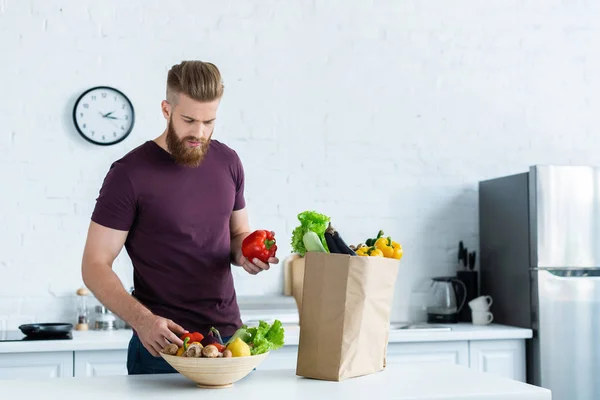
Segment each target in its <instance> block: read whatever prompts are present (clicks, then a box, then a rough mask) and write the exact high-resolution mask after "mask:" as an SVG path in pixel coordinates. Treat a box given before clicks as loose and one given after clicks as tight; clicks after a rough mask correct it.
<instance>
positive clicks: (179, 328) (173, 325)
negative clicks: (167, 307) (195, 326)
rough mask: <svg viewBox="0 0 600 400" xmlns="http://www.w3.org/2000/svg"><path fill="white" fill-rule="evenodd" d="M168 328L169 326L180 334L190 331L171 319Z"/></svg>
mask: <svg viewBox="0 0 600 400" xmlns="http://www.w3.org/2000/svg"><path fill="white" fill-rule="evenodd" d="M167 328H169V329H170V330H172V331H173V332H175V333H176V334H178V335H183V334H184V333H188V331H187V330H185V329H183V327H182V326H181V325H178V324H176V323H175V322H173V321H171V320H170V319H169V320H167Z"/></svg>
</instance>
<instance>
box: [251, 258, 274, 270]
mask: <svg viewBox="0 0 600 400" xmlns="http://www.w3.org/2000/svg"><path fill="white" fill-rule="evenodd" d="M252 261H253V262H254V265H255V266H257V267H258V268H260V269H262V270H264V271H267V270H268V269H269V268H270V266H269V264H266V263H264V262H262V261H260V260H259V259H258V258H255V259H254V260H252Z"/></svg>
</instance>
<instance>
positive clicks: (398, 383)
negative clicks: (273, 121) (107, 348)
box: [0, 365, 551, 400]
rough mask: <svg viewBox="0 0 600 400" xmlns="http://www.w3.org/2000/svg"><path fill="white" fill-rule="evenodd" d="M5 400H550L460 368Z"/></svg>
mask: <svg viewBox="0 0 600 400" xmlns="http://www.w3.org/2000/svg"><path fill="white" fill-rule="evenodd" d="M0 393H2V395H3V397H6V398H15V399H16V398H25V399H34V398H47V397H50V398H60V399H62V400H67V399H81V398H82V396H83V397H85V398H86V399H87V400H96V399H97V400H105V399H106V398H110V399H111V400H120V399H134V398H135V399H138V398H143V399H161V400H163V399H168V398H172V397H174V396H176V397H177V399H182V400H183V399H198V398H202V399H232V400H234V399H235V400H237V399H241V398H248V399H255V398H264V397H265V394H268V396H269V397H281V396H284V397H286V398H287V399H290V400H291V399H301V398H302V399H304V398H307V399H309V398H318V399H326V398H330V399H333V398H343V399H361V400H364V399H368V398H374V397H376V398H380V399H390V398H392V399H411V400H425V399H437V400H441V399H448V400H449V399H452V400H459V399H470V400H474V399H478V400H486V399H490V400H493V399H511V400H550V399H551V393H550V391H549V390H547V389H543V388H539V387H536V386H531V385H527V384H525V383H522V382H517V381H514V380H510V379H506V378H501V377H499V376H496V375H493V374H488V373H481V372H477V371H473V370H471V369H469V368H466V367H462V366H456V365H391V366H388V368H387V369H386V370H385V371H383V372H380V373H376V374H372V375H367V376H363V377H358V378H353V379H348V380H345V381H342V382H329V381H319V380H313V379H306V378H302V377H298V376H296V375H295V371H294V370H276V371H259V370H257V371H254V372H252V373H251V374H250V375H248V376H247V377H246V378H244V379H242V380H241V381H239V382H237V383H235V384H234V385H233V386H232V387H230V388H226V389H212V390H211V389H200V388H198V387H197V386H196V385H195V383H194V382H192V381H191V380H188V379H187V378H185V377H184V376H182V375H179V374H168V375H136V376H114V377H96V378H65V379H45V380H31V379H25V378H24V379H22V380H7V381H0Z"/></svg>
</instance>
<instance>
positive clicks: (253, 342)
mask: <svg viewBox="0 0 600 400" xmlns="http://www.w3.org/2000/svg"><path fill="white" fill-rule="evenodd" d="M238 337H239V338H240V339H242V340H243V341H244V342H246V343H248V345H249V346H250V354H251V355H253V356H254V355H257V354H263V353H266V352H268V351H271V350H277V349H279V348H280V347H282V346H283V344H284V329H283V325H282V324H281V321H279V320H278V319H276V320H275V321H274V322H273V324H272V325H269V324H268V323H267V322H265V321H259V323H258V326H255V327H251V328H248V327H247V326H246V325H244V326H242V327H241V328H240V329H238V330H237V331H236V332H235V333H234V334H233V336H232V337H231V339H229V340H228V341H227V344H229V343H232V342H233V341H235V340H236V339H237V338H238Z"/></svg>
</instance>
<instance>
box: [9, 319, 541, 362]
mask: <svg viewBox="0 0 600 400" xmlns="http://www.w3.org/2000/svg"><path fill="white" fill-rule="evenodd" d="M439 326H447V327H450V328H451V330H450V331H423V330H419V329H391V330H390V336H389V343H411V342H413V343H414V342H446V341H459V340H469V341H474V340H502V339H529V338H531V337H532V331H531V330H530V329H523V328H516V327H511V326H505V325H498V324H490V325H485V326H478V325H472V324H468V323H459V324H449V325H439ZM284 328H285V344H286V345H287V346H297V345H298V339H299V334H300V329H299V327H298V326H297V325H284ZM131 332H132V331H131V330H125V329H123V330H116V331H108V332H103V331H87V332H79V331H73V339H72V340H44V341H42V340H35V341H17V342H0V354H2V353H23V352H27V353H30V352H51V351H85V350H124V349H127V346H128V344H129V339H130V338H131Z"/></svg>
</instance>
